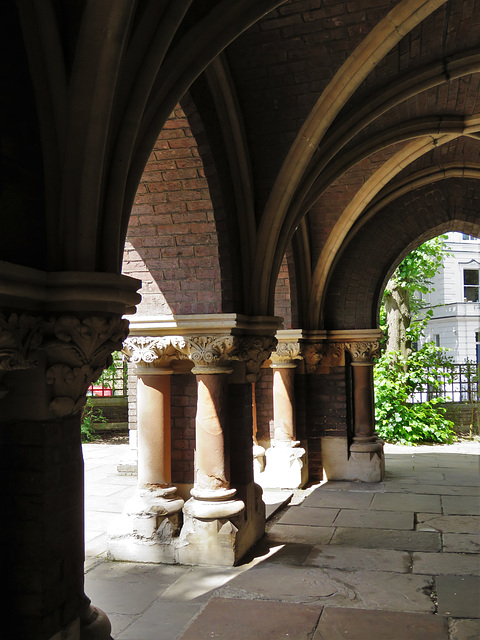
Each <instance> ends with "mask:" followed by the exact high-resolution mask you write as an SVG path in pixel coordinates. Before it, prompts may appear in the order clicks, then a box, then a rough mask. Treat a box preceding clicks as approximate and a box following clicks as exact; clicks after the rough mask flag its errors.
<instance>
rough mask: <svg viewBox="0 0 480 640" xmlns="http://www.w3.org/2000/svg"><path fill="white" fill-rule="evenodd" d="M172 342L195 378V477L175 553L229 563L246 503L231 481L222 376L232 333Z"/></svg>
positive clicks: (190, 560) (189, 560)
mask: <svg viewBox="0 0 480 640" xmlns="http://www.w3.org/2000/svg"><path fill="white" fill-rule="evenodd" d="M177 346H178V347H179V349H180V350H181V351H182V352H183V353H186V354H187V355H188V357H189V358H190V359H191V360H192V361H193V362H194V364H195V366H194V367H193V369H192V373H194V374H195V375H196V378H197V415H196V419H195V428H196V436H195V438H196V450H195V482H194V486H193V489H192V490H191V496H192V497H191V498H190V500H188V501H187V502H186V503H185V505H184V508H183V513H184V525H183V528H182V531H181V534H180V540H179V544H178V547H177V557H178V560H179V562H181V563H182V564H207V565H226V566H232V565H233V564H235V562H236V561H237V560H238V559H239V558H238V554H237V534H238V529H239V526H241V522H240V521H237V520H238V518H237V517H238V516H240V514H241V513H242V512H243V511H244V509H245V504H244V502H243V501H242V500H239V499H237V498H236V493H237V492H236V489H234V488H232V487H231V486H230V468H229V465H230V460H229V456H230V452H229V447H228V441H229V429H228V424H227V394H226V377H227V376H228V375H229V374H230V373H231V372H232V369H231V368H229V367H228V366H227V363H228V354H229V353H231V352H232V351H233V348H234V339H233V336H221V337H217V336H192V337H191V338H184V339H182V341H181V343H180V344H179V345H177Z"/></svg>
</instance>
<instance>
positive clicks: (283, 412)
mask: <svg viewBox="0 0 480 640" xmlns="http://www.w3.org/2000/svg"><path fill="white" fill-rule="evenodd" d="M271 367H272V369H273V421H274V428H275V440H278V441H293V440H295V411H294V382H295V367H296V365H295V364H272V365H271Z"/></svg>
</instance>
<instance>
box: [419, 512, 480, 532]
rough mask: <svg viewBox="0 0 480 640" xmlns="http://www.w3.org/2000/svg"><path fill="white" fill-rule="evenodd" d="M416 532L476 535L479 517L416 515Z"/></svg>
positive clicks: (478, 528) (478, 527) (479, 529)
mask: <svg viewBox="0 0 480 640" xmlns="http://www.w3.org/2000/svg"><path fill="white" fill-rule="evenodd" d="M416 529H417V531H442V532H446V533H477V532H479V531H480V516H439V515H435V514H432V513H417V526H416Z"/></svg>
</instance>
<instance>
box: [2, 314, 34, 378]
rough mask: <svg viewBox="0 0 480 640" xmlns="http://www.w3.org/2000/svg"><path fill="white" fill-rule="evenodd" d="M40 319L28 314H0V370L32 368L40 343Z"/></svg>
mask: <svg viewBox="0 0 480 640" xmlns="http://www.w3.org/2000/svg"><path fill="white" fill-rule="evenodd" d="M41 324H42V319H41V318H39V317H37V316H31V315H28V314H24V313H22V314H20V315H19V314H17V313H12V314H10V315H9V316H5V315H4V314H0V371H14V370H18V369H32V368H33V367H35V366H36V362H35V352H36V350H37V349H38V347H39V346H40V344H41V343H42V340H43V333H42V328H41Z"/></svg>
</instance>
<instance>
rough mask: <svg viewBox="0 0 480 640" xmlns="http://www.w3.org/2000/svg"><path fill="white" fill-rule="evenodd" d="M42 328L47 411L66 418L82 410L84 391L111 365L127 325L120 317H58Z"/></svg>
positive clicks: (125, 334)
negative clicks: (50, 396)
mask: <svg viewBox="0 0 480 640" xmlns="http://www.w3.org/2000/svg"><path fill="white" fill-rule="evenodd" d="M42 328H43V333H44V339H43V343H42V346H41V349H42V350H43V351H44V352H45V354H46V357H47V370H46V374H45V380H46V383H47V385H50V387H51V395H52V399H51V401H50V404H49V409H50V411H52V412H53V413H54V414H55V415H57V416H66V415H69V414H72V413H75V412H76V411H78V410H79V409H81V408H82V406H83V405H84V404H85V401H86V393H87V390H88V387H89V386H90V385H91V384H92V383H93V382H95V381H96V380H98V378H99V377H100V375H101V373H102V371H103V369H104V368H105V367H108V366H109V365H110V364H111V363H112V355H111V354H112V353H113V351H117V350H120V349H121V348H122V342H123V341H124V340H125V338H126V336H127V334H128V321H127V320H124V319H123V318H121V317H120V316H110V317H103V316H90V317H87V318H83V319H80V318H77V317H74V316H61V317H59V318H52V319H49V320H47V321H45V322H44V323H43V327H42Z"/></svg>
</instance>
